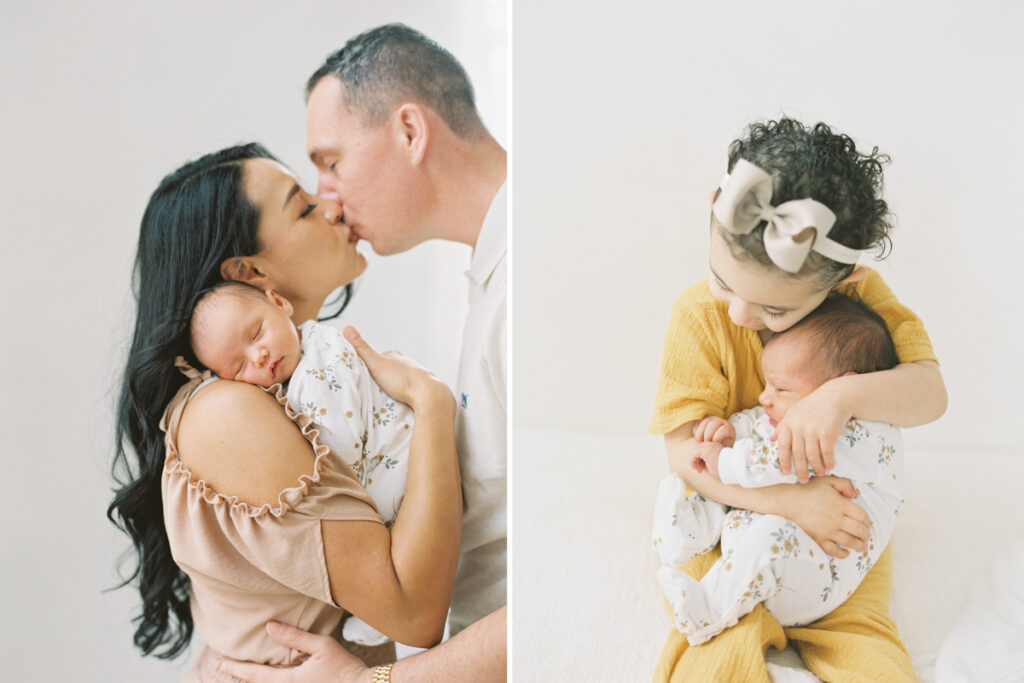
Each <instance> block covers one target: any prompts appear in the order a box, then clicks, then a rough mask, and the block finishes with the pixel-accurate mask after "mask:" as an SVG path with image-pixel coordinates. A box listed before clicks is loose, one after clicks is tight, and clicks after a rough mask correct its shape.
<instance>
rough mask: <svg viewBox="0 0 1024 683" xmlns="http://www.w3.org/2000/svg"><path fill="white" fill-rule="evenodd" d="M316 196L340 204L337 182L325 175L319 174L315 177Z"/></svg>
mask: <svg viewBox="0 0 1024 683" xmlns="http://www.w3.org/2000/svg"><path fill="white" fill-rule="evenodd" d="M316 194H317V196H318V197H323V198H324V199H330V200H331V201H332V202H336V203H338V204H340V203H341V196H340V195H339V194H338V185H337V181H336V180H335V179H334V178H332V177H331V176H329V175H327V174H326V173H322V172H321V173H319V174H317V177H316Z"/></svg>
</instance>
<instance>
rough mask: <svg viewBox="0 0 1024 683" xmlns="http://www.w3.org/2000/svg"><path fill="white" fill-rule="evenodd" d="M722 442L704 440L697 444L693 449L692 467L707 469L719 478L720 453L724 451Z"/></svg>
mask: <svg viewBox="0 0 1024 683" xmlns="http://www.w3.org/2000/svg"><path fill="white" fill-rule="evenodd" d="M722 448H724V446H722V444H720V443H712V442H708V441H704V442H701V443H698V444H697V447H696V448H694V450H693V459H692V460H691V461H690V467H692V468H693V469H695V470H696V471H698V472H704V471H707V472H708V474H710V475H711V476H713V477H714V478H715V479H718V478H719V476H718V455H719V454H720V453H721V452H722Z"/></svg>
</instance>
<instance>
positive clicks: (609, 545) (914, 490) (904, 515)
mask: <svg viewBox="0 0 1024 683" xmlns="http://www.w3.org/2000/svg"><path fill="white" fill-rule="evenodd" d="M905 440H906V496H905V497H906V503H905V505H904V508H903V511H902V512H901V514H900V518H899V520H898V521H897V525H896V533H895V535H894V537H893V544H894V545H893V552H894V562H895V570H894V579H893V598H892V604H891V613H892V616H893V618H894V619H895V620H896V623H897V625H898V626H899V629H900V635H901V637H902V638H903V642H904V643H905V644H906V645H907V648H908V650H909V651H910V654H911V657H912V658H913V662H914V666H915V669H916V670H917V672H918V674H919V675H920V676H921V679H922V681H926V682H928V681H938V683H946V682H947V681H973V680H979V681H981V680H984V681H990V680H998V681H1021V680H1024V678H1021V677H1020V674H1019V673H1018V672H1020V671H1024V665H1022V664H1019V662H1021V658H1022V653H1021V649H1020V648H1021V642H1022V641H1021V628H1022V623H1024V604H1022V602H1021V598H1022V595H1024V588H1022V583H1021V579H1024V550H1020V549H1018V550H1017V552H1016V553H1009V554H1008V555H1007V557H1006V558H1001V559H1000V560H999V561H998V562H997V563H996V564H995V565H993V559H994V558H995V557H996V556H997V555H998V554H999V553H1000V551H1001V550H1003V549H1004V548H1006V547H1007V545H1008V544H1009V543H1010V542H1011V541H1014V539H1020V538H1022V537H1024V512H1022V510H1021V506H1020V505H1019V503H1018V501H1019V500H1020V496H1019V493H1018V491H1017V489H1018V485H1019V482H1021V481H1024V453H983V452H976V453H963V452H953V451H936V450H934V449H925V448H922V447H918V446H915V444H914V440H913V430H908V431H906V432H905ZM514 448H515V454H516V457H515V459H514V463H513V467H514V469H515V472H514V486H513V488H512V496H513V510H514V515H513V518H512V529H513V535H512V537H513V544H512V555H513V562H512V580H513V593H512V615H513V616H512V619H513V646H512V674H513V679H512V680H524V681H532V680H558V681H577V680H579V681H649V680H650V679H651V672H652V671H653V668H654V664H655V662H656V661H657V658H658V655H659V654H660V652H661V648H662V645H664V642H665V638H666V636H667V634H668V631H669V629H670V628H671V627H672V625H671V620H670V618H669V614H668V613H667V612H666V611H665V608H664V604H663V600H662V598H661V595H660V592H659V589H658V584H657V580H656V578H655V572H656V571H657V567H658V563H657V559H656V557H655V554H654V552H653V551H652V550H651V548H650V540H649V539H650V528H651V514H652V511H653V506H654V496H655V493H656V491H657V486H658V481H659V479H660V478H661V477H662V476H663V475H664V474H665V472H666V471H667V469H666V467H667V466H666V461H665V455H664V449H663V447H662V440H661V438H660V437H653V436H646V435H643V434H640V435H636V436H604V435H597V434H581V433H573V432H557V431H540V430H516V432H515V433H514ZM1020 545H1021V543H1017V545H1016V546H1014V547H1019V546H1020ZM1001 563H1002V564H1001ZM981 576H989V577H990V578H989V579H983V581H987V584H986V585H987V588H975V589H974V590H973V591H972V590H971V586H972V583H973V582H974V581H975V579H976V578H977V577H981ZM1011 576H1013V577H1018V583H1017V584H1015V585H1013V584H1012V583H1011V582H1010V580H1009V578H1008V577H1011ZM1007 590H1011V591H1013V592H1012V593H1008V592H1007ZM986 591H987V592H986ZM969 594H970V596H971V597H970V599H968V596H969ZM1011 599H1015V600H1016V601H1017V602H1016V605H1017V607H1016V608H1010V607H1009V605H1010V604H1012V600H1011ZM996 607H998V608H999V609H1000V611H999V612H993V610H994V609H995V608H996ZM993 613H996V614H1000V615H1001V617H1000V618H1001V619H1002V620H1003V621H1002V622H1000V623H1005V624H1006V625H1007V626H1006V627H1005V628H1004V627H1002V626H1000V628H1003V630H1004V631H1005V630H1006V629H1007V628H1008V629H1010V630H1011V633H1013V631H1012V629H1014V628H1015V629H1016V632H1015V638H1016V639H1014V638H1012V637H1007V638H998V637H993V636H986V640H987V643H986V648H987V649H979V647H980V646H979V645H977V644H976V641H972V640H971V638H972V637H975V638H976V637H977V636H975V634H980V633H982V631H981V630H978V629H980V627H979V626H978V625H979V624H980V623H981V622H983V621H988V622H991V621H992V620H993V619H994V617H992V616H991V615H992V614H993ZM954 622H956V629H955V630H954ZM947 635H949V636H950V638H949V639H947ZM944 640H946V644H945V645H944V644H943V641H944ZM953 642H957V643H963V644H962V645H952V644H951V643H953ZM940 646H942V650H943V651H942V653H941V655H940V653H939V650H940ZM982 652H984V653H986V654H985V657H987V658H988V659H987V660H986V661H998V662H999V664H998V666H997V669H996V672H997V673H998V672H1003V673H1004V674H1005V675H1006V676H1010V677H1005V676H1004V677H1003V678H998V677H992V676H996V673H993V674H991V675H989V674H986V675H985V677H982V678H974V677H971V676H970V675H968V677H966V678H965V677H963V676H960V677H954V674H953V671H954V670H955V669H953V668H952V667H954V666H976V665H977V663H976V662H972V661H969V660H976V659H978V655H979V654H980V653H982ZM972 654H973V655H974V656H973V657H972ZM1014 658H1015V659H1014ZM768 661H769V664H770V666H769V670H770V673H771V675H772V677H773V680H775V681H776V683H808V682H809V681H815V680H817V679H816V678H815V677H813V676H811V675H810V674H809V673H808V672H807V671H806V670H805V669H803V667H802V665H801V664H800V661H799V656H798V655H797V654H796V653H795V651H793V650H792V649H787V650H785V651H783V652H782V653H778V652H774V651H772V652H770V653H769V658H768ZM1011 662H1013V663H1014V664H1013V666H1014V667H1015V668H1013V669H1007V668H1006V667H1009V666H1010V665H1011ZM979 671H980V669H979ZM1011 672H1012V673H1011ZM1013 675H1017V676H1018V678H1013V677H1012V676H1013Z"/></svg>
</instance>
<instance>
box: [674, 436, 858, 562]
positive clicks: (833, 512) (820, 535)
mask: <svg viewBox="0 0 1024 683" xmlns="http://www.w3.org/2000/svg"><path fill="white" fill-rule="evenodd" d="M696 424H697V422H696V421H693V422H687V423H685V424H683V425H681V426H680V427H677V428H676V429H675V430H673V431H671V432H669V433H668V434H666V435H665V449H666V451H667V452H668V464H669V469H671V470H672V471H673V472H675V473H676V474H678V475H679V476H680V477H682V479H683V481H684V482H686V485H687V486H688V487H690V488H691V489H693V490H695V491H697V492H698V493H700V494H701V495H703V496H705V497H707V498H710V499H712V500H714V501H717V502H719V503H722V504H724V505H729V506H731V507H738V508H743V509H745V510H753V511H754V512H760V513H762V514H773V515H779V516H782V517H785V518H786V519H789V520H791V521H793V522H794V523H796V524H797V525H798V526H799V527H800V528H801V529H803V530H804V531H805V532H807V535H808V536H810V537H811V538H813V539H814V540H815V541H816V542H817V543H818V545H820V546H821V547H822V548H823V549H824V550H825V552H827V553H828V554H830V555H834V556H836V557H840V558H842V557H846V556H847V555H848V554H849V551H847V550H844V549H843V548H841V547H839V546H841V545H842V546H846V547H847V548H853V549H855V550H862V551H863V550H867V541H868V539H869V538H870V537H871V534H870V530H869V524H870V518H869V517H868V514H867V512H865V511H864V508H862V507H861V506H859V505H857V504H856V503H854V502H852V501H850V500H848V498H851V497H853V496H855V495H856V491H854V489H853V486H852V485H851V484H850V481H849V480H848V479H841V478H836V477H815V478H814V479H813V480H811V482H810V483H809V484H804V485H793V484H779V485H776V486H765V487H762V488H751V489H748V488H744V487H742V486H736V485H729V484H723V483H722V482H720V481H719V480H718V479H716V478H715V477H714V476H712V475H710V474H708V473H707V472H701V473H698V472H696V471H695V470H694V469H693V468H692V467H691V466H690V461H691V460H692V455H693V452H694V450H695V448H696V445H697V441H696V439H695V438H694V437H693V428H694V426H695V425H696Z"/></svg>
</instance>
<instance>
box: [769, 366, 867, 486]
mask: <svg viewBox="0 0 1024 683" xmlns="http://www.w3.org/2000/svg"><path fill="white" fill-rule="evenodd" d="M837 379H842V378H837ZM851 417H852V415H851V414H850V411H849V409H848V408H847V407H846V403H845V400H844V397H843V395H842V392H841V390H840V385H839V384H838V383H837V382H836V380H830V381H828V382H825V383H824V384H822V385H821V386H820V387H818V388H817V389H815V390H814V391H812V392H811V393H810V394H808V395H807V396H805V397H803V398H802V399H800V400H799V401H797V402H796V403H794V404H793V405H792V406H790V408H789V411H788V412H787V413H786V416H785V417H784V418H782V420H781V421H780V422H779V424H778V426H777V427H776V428H775V433H774V434H772V440H773V441H775V442H776V443H777V444H778V447H779V471H780V472H782V473H783V474H789V472H790V465H792V468H793V470H795V472H796V476H797V479H798V480H799V481H800V483H801V484H806V483H807V481H808V479H809V478H810V477H809V476H808V472H807V468H808V466H810V467H813V468H814V474H815V475H816V476H819V477H820V476H823V475H825V474H828V473H829V472H830V471H831V470H832V468H833V467H834V466H835V464H836V457H835V448H836V441H838V440H839V437H840V436H841V435H842V433H843V429H844V428H845V427H846V423H847V422H849V421H850V418H851Z"/></svg>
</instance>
